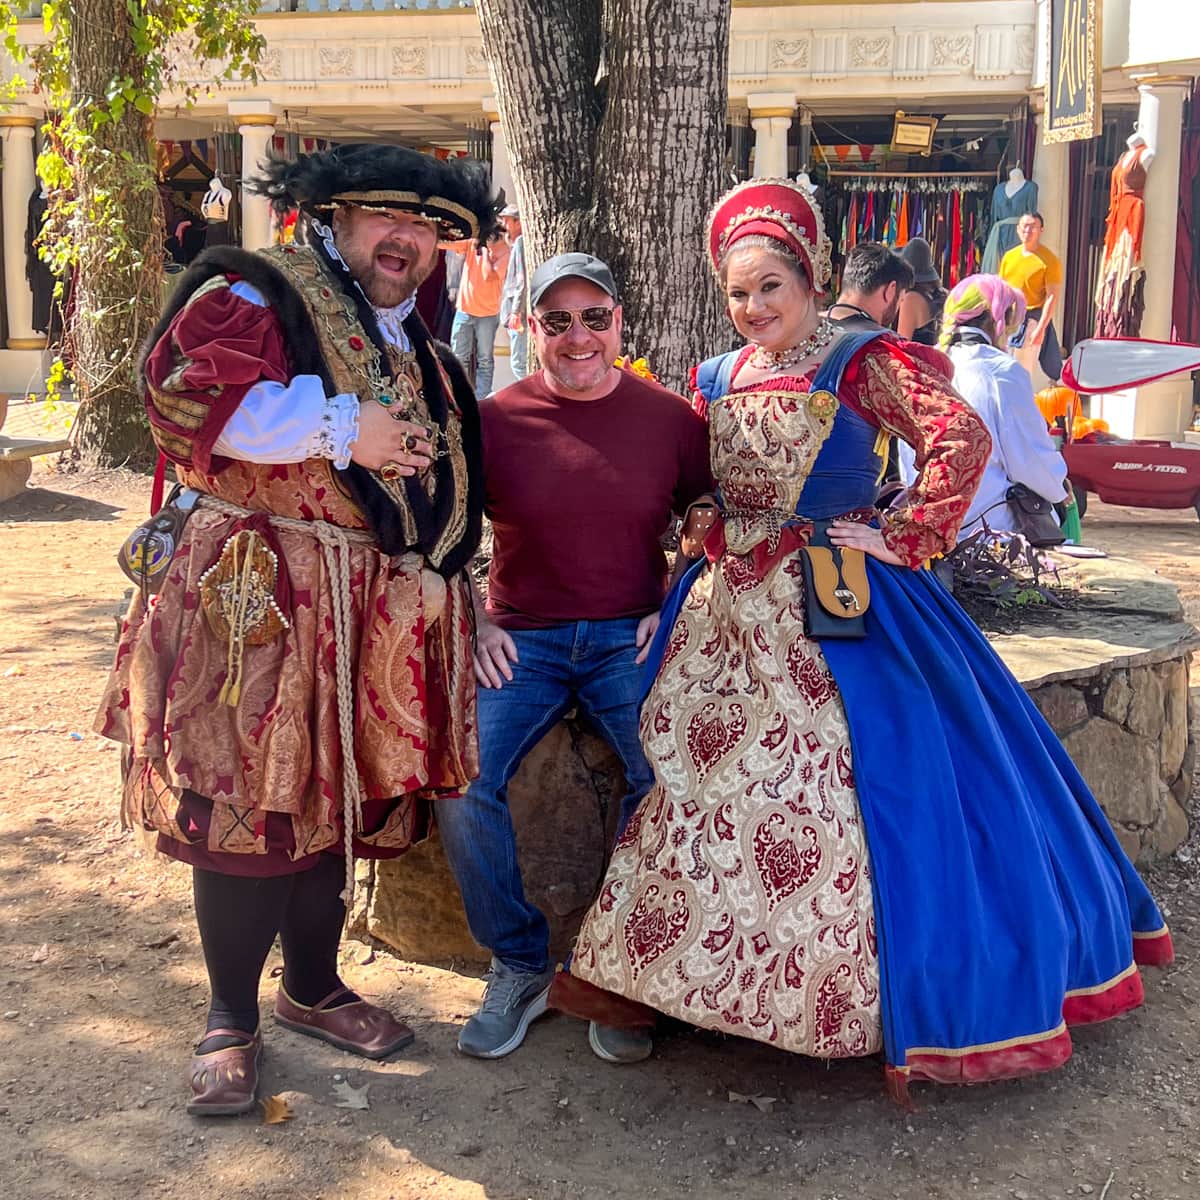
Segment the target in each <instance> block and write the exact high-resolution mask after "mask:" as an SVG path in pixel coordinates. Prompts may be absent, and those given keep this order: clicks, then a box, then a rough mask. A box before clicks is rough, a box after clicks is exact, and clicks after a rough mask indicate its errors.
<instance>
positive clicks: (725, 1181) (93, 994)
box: [0, 468, 1200, 1200]
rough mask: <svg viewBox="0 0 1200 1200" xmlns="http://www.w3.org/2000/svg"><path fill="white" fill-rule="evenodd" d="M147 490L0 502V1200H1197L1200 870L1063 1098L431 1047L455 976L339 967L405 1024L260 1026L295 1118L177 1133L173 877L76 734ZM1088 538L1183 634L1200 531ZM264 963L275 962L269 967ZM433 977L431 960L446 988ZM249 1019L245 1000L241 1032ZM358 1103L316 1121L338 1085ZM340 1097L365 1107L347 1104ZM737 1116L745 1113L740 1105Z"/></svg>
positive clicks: (1163, 516) (365, 964) (1179, 517)
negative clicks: (411, 1037) (378, 1035)
mask: <svg viewBox="0 0 1200 1200" xmlns="http://www.w3.org/2000/svg"><path fill="white" fill-rule="evenodd" d="M147 495H148V485H147V481H146V480H144V479H140V478H136V477H133V476H128V475H121V474H112V475H106V476H101V477H95V478H86V477H80V476H59V475H55V474H53V473H51V472H50V471H48V470H47V469H46V468H39V470H38V472H37V473H36V474H35V477H34V480H33V484H32V486H31V489H30V490H29V492H28V493H27V494H26V495H25V496H24V497H22V498H19V499H18V500H15V501H13V502H11V503H9V504H7V505H5V506H3V507H0V563H2V564H3V569H2V571H0V916H2V919H0V1164H2V1165H0V1186H2V1188H3V1192H4V1194H5V1196H6V1197H11V1198H13V1200H43V1198H45V1200H49V1198H51V1197H53V1198H54V1200H65V1198H67V1197H86V1198H87V1200H141V1198H151V1197H167V1196H178V1197H187V1198H188V1200H208V1198H210V1197H212V1198H214V1200H215V1198H216V1197H235V1198H240V1197H255V1198H261V1200H268V1198H273V1197H279V1198H283V1197H286V1198H287V1200H321V1198H324V1200H332V1198H338V1200H341V1198H347V1200H388V1198H393V1197H395V1198H399V1197H403V1198H406V1200H407V1198H409V1197H421V1196H425V1195H436V1196H438V1197H446V1198H448V1200H460V1198H461V1200H467V1198H470V1200H476V1198H478V1197H488V1198H489V1200H525V1198H533V1200H543V1198H555V1200H557V1198H562V1200H574V1198H577V1197H578V1198H591V1197H596V1198H603V1200H612V1198H613V1197H633V1196H639V1197H640V1196H646V1195H648V1196H661V1197H677V1196H678V1197H682V1196H697V1197H728V1196H745V1197H759V1196H762V1197H767V1196H770V1197H800V1198H804V1200H809V1198H811V1200H851V1198H854V1200H858V1198H865V1200H885V1198H890V1197H897V1198H902V1200H918V1198H920V1200H925V1198H927V1197H933V1198H944V1200H959V1198H961V1197H980V1198H993V1197H995V1198H1001V1197H1013V1198H1015V1200H1064V1198H1065V1197H1076V1196H1081V1197H1082V1196H1090V1197H1093V1200H1193V1198H1194V1197H1196V1196H1197V1195H1200V1142H1198V1141H1197V1140H1196V1134H1195V1131H1196V1129H1197V1127H1198V1117H1200V1044H1198V1039H1197V1036H1196V1035H1197V1026H1198V1017H1197V1005H1198V1003H1200V965H1198V963H1200V956H1198V954H1197V950H1198V948H1200V846H1198V845H1197V844H1196V843H1197V840H1198V839H1193V843H1192V846H1191V847H1190V848H1189V849H1186V850H1184V851H1183V852H1181V853H1180V854H1179V855H1178V856H1177V857H1176V858H1175V859H1173V860H1172V861H1170V862H1168V863H1165V864H1162V865H1161V866H1159V867H1156V868H1155V869H1154V870H1153V871H1152V872H1150V879H1151V883H1152V886H1153V887H1154V889H1155V891H1156V893H1157V895H1158V896H1159V898H1160V900H1161V902H1162V904H1163V906H1164V908H1165V909H1166V910H1167V912H1168V920H1169V922H1170V924H1171V927H1172V930H1173V933H1174V937H1175V944H1176V948H1177V951H1178V956H1179V957H1178V962H1177V963H1176V965H1175V966H1174V967H1172V968H1171V969H1169V970H1166V971H1147V972H1146V983H1147V993H1148V1000H1147V1004H1146V1006H1145V1008H1144V1009H1142V1010H1141V1011H1139V1012H1137V1013H1134V1014H1132V1015H1130V1016H1128V1017H1126V1018H1123V1019H1121V1020H1119V1021H1116V1022H1112V1023H1109V1024H1107V1025H1103V1026H1099V1027H1093V1028H1090V1029H1083V1030H1080V1031H1078V1032H1077V1033H1076V1034H1075V1045H1076V1054H1075V1057H1074V1058H1073V1059H1072V1060H1071V1062H1070V1063H1068V1065H1067V1066H1066V1068H1065V1069H1063V1070H1062V1071H1059V1072H1056V1073H1055V1074H1053V1075H1051V1076H1048V1077H1042V1078H1038V1079H1032V1080H1023V1081H1017V1082H1013V1083H1002V1084H991V1085H988V1086H984V1087H978V1088H970V1089H938V1090H935V1089H933V1088H931V1087H922V1088H919V1089H916V1091H917V1097H916V1099H917V1111H916V1112H915V1113H911V1114H905V1113H902V1112H900V1111H899V1110H897V1109H896V1108H895V1106H894V1105H893V1104H892V1102H891V1101H890V1100H889V1099H888V1098H887V1096H886V1094H885V1092H884V1089H883V1086H882V1071H881V1068H880V1064H879V1062H878V1061H875V1060H868V1061H865V1062H843V1063H835V1064H833V1065H831V1066H829V1067H826V1066H824V1065H821V1064H818V1063H816V1062H813V1061H811V1060H806V1059H801V1058H798V1057H794V1056H789V1055H786V1054H783V1053H780V1052H776V1051H772V1050H770V1049H767V1048H765V1047H762V1046H759V1045H755V1044H753V1043H750V1042H746V1041H741V1040H738V1039H724V1038H721V1037H719V1036H714V1035H709V1034H701V1033H696V1032H692V1031H689V1030H686V1029H683V1028H676V1029H674V1030H672V1031H670V1032H668V1033H667V1034H665V1035H664V1036H662V1037H661V1038H660V1039H659V1042H658V1048H657V1051H656V1053H655V1055H654V1057H653V1058H652V1059H651V1060H650V1061H649V1062H646V1063H643V1064H640V1065H638V1066H634V1067H624V1068H614V1067H610V1066H606V1065H604V1064H602V1063H600V1062H599V1061H598V1060H596V1059H595V1058H594V1057H593V1056H592V1054H591V1053H590V1052H589V1050H588V1048H587V1045H586V1041H585V1037H584V1030H583V1027H582V1026H581V1025H580V1024H578V1023H575V1022H573V1021H570V1020H567V1019H565V1018H561V1017H554V1016H550V1017H547V1018H545V1019H543V1020H542V1021H540V1022H539V1023H537V1024H536V1025H535V1026H534V1027H533V1029H532V1030H531V1032H530V1035H529V1038H528V1040H527V1041H526V1043H525V1045H524V1046H523V1047H522V1048H521V1049H520V1050H519V1051H517V1053H515V1054H514V1055H512V1056H511V1057H509V1058H507V1059H504V1060H502V1061H500V1062H496V1063H481V1062H478V1061H475V1060H471V1059H466V1058H463V1057H461V1056H459V1055H458V1054H457V1053H456V1052H455V1049H454V1039H455V1036H456V1030H457V1027H458V1025H459V1024H460V1023H461V1021H462V1020H463V1019H464V1017H465V1016H466V1015H467V1014H469V1013H470V1012H471V1011H472V1010H473V1008H474V1006H475V1004H476V1003H477V1000H478V997H479V996H480V994H481V991H482V983H481V981H480V980H479V979H478V978H476V977H474V976H472V975H464V974H459V973H456V972H454V971H453V970H450V969H445V970H439V969H434V968H429V967H423V966H416V965H412V964H408V963H404V962H400V961H397V960H395V959H393V958H390V957H386V956H383V955H377V956H374V957H373V956H372V955H371V954H370V952H369V951H368V949H367V948H366V947H363V946H361V945H358V944H356V943H350V944H348V945H347V947H346V948H345V951H344V957H345V960H346V968H345V974H346V977H347V979H348V980H349V982H351V983H352V984H353V985H354V986H355V987H356V988H357V989H358V990H359V991H360V992H362V993H363V994H364V995H366V996H368V997H370V998H372V999H378V1000H381V1001H385V1002H387V1003H388V1004H390V1005H392V1006H393V1007H394V1008H395V1010H396V1011H398V1012H400V1013H402V1014H404V1015H405V1016H406V1017H407V1019H408V1020H409V1021H410V1022H411V1023H412V1024H413V1026H414V1027H415V1028H416V1031H417V1034H418V1041H417V1043H416V1045H415V1046H414V1047H413V1048H412V1049H411V1050H410V1051H409V1052H407V1053H405V1054H404V1055H402V1056H401V1057H399V1058H398V1059H397V1060H396V1061H394V1062H391V1063H386V1064H380V1065H375V1064H368V1063H366V1062H364V1061H362V1060H357V1059H354V1058H351V1057H350V1056H348V1055H345V1054H342V1053H340V1052H338V1051H336V1050H334V1049H332V1048H331V1047H326V1046H323V1045H322V1044H320V1043H317V1042H313V1041H310V1040H308V1039H305V1038H301V1037H298V1036H296V1035H294V1034H291V1033H288V1032H286V1031H283V1030H279V1029H276V1028H273V1027H271V1028H268V1035H267V1054H268V1057H267V1064H266V1067H265V1079H264V1094H268V1095H269V1094H282V1095H283V1096H284V1097H285V1098H286V1099H287V1100H288V1101H289V1102H290V1104H291V1106H292V1108H293V1110H294V1113H295V1116H294V1119H292V1120H291V1121H289V1122H288V1123H286V1124H278V1125H265V1124H263V1123H262V1122H261V1118H260V1117H259V1116H247V1117H244V1118H240V1119H223V1120H208V1121H200V1120H195V1119H192V1118H189V1117H188V1116H186V1115H185V1113H184V1110H183V1099H184V1088H185V1069H186V1066H187V1060H188V1054H189V1048H190V1045H191V1043H192V1041H193V1039H194V1037H195V1035H196V1034H197V1033H198V1032H199V1030H200V1029H201V1026H202V1020H203V1016H204V1007H205V1003H206V988H205V980H204V973H203V968H202V965H201V960H200V952H199V946H198V943H197V939H196V934H195V930H194V926H193V923H192V920H191V912H190V898H189V880H188V876H187V873H186V871H185V870H184V869H183V868H181V867H179V866H172V865H169V864H167V863H165V862H163V861H161V860H159V859H157V858H156V857H155V856H153V855H152V854H150V853H148V852H147V850H146V849H145V847H144V845H143V843H142V842H141V840H140V838H138V837H135V836H134V835H131V834H127V833H122V831H121V829H120V825H119V822H118V819H117V785H118V766H117V763H118V755H117V753H116V752H115V751H114V748H113V747H112V746H111V745H109V744H106V743H105V742H103V741H102V740H101V739H100V738H99V737H97V736H96V735H95V734H93V733H92V732H91V722H92V715H93V711H94V709H95V706H96V700H97V697H98V695H99V692H100V689H101V687H102V685H103V682H104V678H105V673H106V671H107V668H108V664H109V659H110V654H111V648H112V637H113V629H114V625H113V612H114V608H115V605H116V602H117V600H118V598H119V597H120V595H121V593H122V589H123V587H124V580H123V577H122V576H121V575H120V574H119V572H118V570H117V567H116V565H115V563H114V557H113V556H114V553H115V551H116V548H117V546H118V544H119V542H120V541H121V539H122V538H123V536H124V535H125V533H126V532H127V531H128V529H130V528H131V527H132V526H133V525H134V524H136V523H137V522H138V521H139V520H141V519H142V518H143V516H144V514H145V511H146V508H145V506H146V497H147ZM1085 531H1086V534H1087V537H1088V540H1089V541H1091V542H1092V543H1094V544H1098V545H1100V546H1102V547H1104V548H1105V549H1108V550H1110V551H1112V552H1114V553H1124V554H1128V555H1131V556H1134V557H1137V558H1139V559H1141V560H1142V561H1143V562H1145V563H1148V564H1150V565H1152V566H1154V567H1155V568H1157V569H1159V570H1161V571H1162V572H1163V573H1164V574H1166V575H1167V576H1169V577H1171V578H1173V579H1175V580H1176V581H1177V582H1179V583H1180V584H1181V585H1182V587H1183V589H1184V595H1185V600H1186V603H1187V606H1188V609H1189V612H1190V615H1191V617H1192V619H1193V620H1200V553H1198V552H1200V523H1198V522H1197V520H1196V517H1195V515H1194V514H1193V513H1192V512H1190V511H1188V512H1183V513H1157V512H1150V511H1147V510H1117V509H1112V508H1106V507H1105V506H1104V505H1102V504H1100V503H1099V502H1094V507H1093V508H1092V509H1091V511H1090V512H1089V514H1088V518H1087V521H1086V523H1085ZM277 961H278V959H277V957H275V958H273V959H272V964H271V965H274V964H275V963H277ZM450 965H451V964H447V967H449V966H450ZM270 999H271V993H270V990H269V986H268V985H266V984H265V985H264V989H263V1004H264V1013H266V1012H267V1011H269V1009H268V1006H269V1003H270ZM347 1082H348V1083H350V1084H351V1085H352V1086H353V1087H354V1088H357V1089H361V1088H363V1087H366V1089H367V1090H366V1093H365V1097H366V1101H367V1103H368V1105H369V1107H367V1108H344V1107H339V1106H338V1100H339V1092H338V1090H337V1085H338V1084H339V1083H347ZM360 1094H361V1093H360ZM738 1097H753V1098H757V1099H758V1104H754V1103H748V1102H745V1100H743V1099H738Z"/></svg>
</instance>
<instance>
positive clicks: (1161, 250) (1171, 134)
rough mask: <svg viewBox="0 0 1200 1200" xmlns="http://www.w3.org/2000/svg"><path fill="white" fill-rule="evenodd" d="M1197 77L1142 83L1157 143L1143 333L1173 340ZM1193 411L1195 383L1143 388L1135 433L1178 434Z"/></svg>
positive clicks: (1143, 123)
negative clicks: (1190, 111)
mask: <svg viewBox="0 0 1200 1200" xmlns="http://www.w3.org/2000/svg"><path fill="white" fill-rule="evenodd" d="M1190 86H1191V79H1189V78H1186V77H1184V76H1182V75H1159V76H1154V77H1152V78H1148V79H1143V80H1140V81H1139V86H1138V94H1139V95H1140V96H1141V104H1140V106H1139V109H1138V127H1139V128H1140V129H1142V130H1143V132H1144V135H1145V137H1146V141H1147V142H1148V143H1150V144H1151V145H1153V146H1154V148H1155V153H1154V161H1153V162H1152V163H1151V164H1150V167H1149V169H1148V171H1147V173H1146V228H1145V233H1144V234H1143V237H1142V261H1143V263H1145V266H1146V313H1145V316H1144V317H1143V318H1142V329H1141V336H1142V337H1144V338H1155V339H1158V340H1162V341H1169V340H1170V338H1171V334H1172V321H1171V306H1172V300H1173V296H1174V289H1175V242H1176V236H1175V235H1176V232H1177V229H1178V221H1179V154H1180V143H1181V141H1182V138H1183V101H1184V98H1185V96H1186V94H1187V90H1188V88H1190ZM1190 415H1191V383H1190V382H1189V381H1188V380H1187V379H1183V380H1176V379H1172V380H1165V381H1164V382H1162V383H1156V384H1150V385H1149V386H1147V387H1144V388H1139V389H1138V401H1137V416H1136V420H1135V425H1134V434H1135V436H1137V437H1172V438H1173V437H1177V436H1178V435H1179V433H1180V431H1181V430H1183V429H1184V428H1185V427H1186V426H1187V424H1188V421H1189V418H1190Z"/></svg>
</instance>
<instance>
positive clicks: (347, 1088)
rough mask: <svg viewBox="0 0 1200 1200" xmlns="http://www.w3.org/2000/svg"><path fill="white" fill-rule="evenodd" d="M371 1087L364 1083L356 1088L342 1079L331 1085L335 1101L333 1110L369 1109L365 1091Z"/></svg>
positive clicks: (369, 1105)
mask: <svg viewBox="0 0 1200 1200" xmlns="http://www.w3.org/2000/svg"><path fill="white" fill-rule="evenodd" d="M370 1086H371V1085H370V1084H369V1083H364V1084H363V1085H362V1087H360V1088H356V1087H355V1086H354V1084H352V1083H350V1082H349V1081H347V1080H345V1079H343V1080H340V1081H338V1082H337V1083H335V1084H334V1085H333V1090H334V1094H335V1095H336V1096H337V1099H336V1100H335V1101H334V1102H333V1107H334V1108H370V1107H371V1104H370V1101H368V1100H367V1089H368V1088H369V1087H370Z"/></svg>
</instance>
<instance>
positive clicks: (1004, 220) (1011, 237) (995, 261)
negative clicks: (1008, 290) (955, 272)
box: [980, 179, 1038, 275]
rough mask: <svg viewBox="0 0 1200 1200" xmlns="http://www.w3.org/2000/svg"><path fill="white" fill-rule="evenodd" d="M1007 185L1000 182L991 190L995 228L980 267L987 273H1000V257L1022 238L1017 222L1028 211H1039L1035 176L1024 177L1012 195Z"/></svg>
mask: <svg viewBox="0 0 1200 1200" xmlns="http://www.w3.org/2000/svg"><path fill="white" fill-rule="evenodd" d="M1005 187H1006V185H1005V184H1003V183H998V184H996V188H995V191H993V192H992V227H991V228H990V229H989V230H988V236H987V245H986V246H984V249H983V265H982V267H981V268H980V269H981V270H982V272H983V274H985V275H997V274H999V272H1000V260H1001V259H1002V258H1003V257H1004V256H1005V255H1006V254H1007V253H1008V252H1009V251H1010V250H1011V249H1012V248H1013V247H1014V246H1015V245H1016V244H1017V243H1018V242H1019V241H1020V240H1021V239H1020V238H1019V237H1017V222H1018V221H1019V220H1020V219H1021V218H1022V217H1023V216H1024V215H1025V214H1026V213H1031V212H1037V206H1038V186H1037V184H1036V183H1034V182H1033V180H1032V179H1027V180H1025V182H1024V183H1023V184H1021V186H1020V187H1019V188H1018V189H1017V190H1016V192H1015V193H1014V194H1013V195H1011V196H1010V195H1009V194H1008V192H1007V191H1006V190H1005Z"/></svg>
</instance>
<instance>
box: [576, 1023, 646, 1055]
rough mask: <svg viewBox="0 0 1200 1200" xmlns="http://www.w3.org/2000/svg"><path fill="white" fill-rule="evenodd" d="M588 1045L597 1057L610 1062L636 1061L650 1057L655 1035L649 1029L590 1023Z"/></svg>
mask: <svg viewBox="0 0 1200 1200" xmlns="http://www.w3.org/2000/svg"><path fill="white" fill-rule="evenodd" d="M588 1045H589V1046H591V1048H592V1053H593V1054H594V1055H595V1056H596V1057H597V1058H602V1059H604V1061H605V1062H610V1063H635V1062H641V1061H642V1060H643V1059H645V1058H649V1057H650V1054H651V1052H652V1051H653V1050H654V1036H653V1034H652V1033H651V1032H650V1030H649V1029H616V1028H614V1027H613V1026H612V1025H601V1024H600V1022H599V1021H591V1022H589V1023H588Z"/></svg>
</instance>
